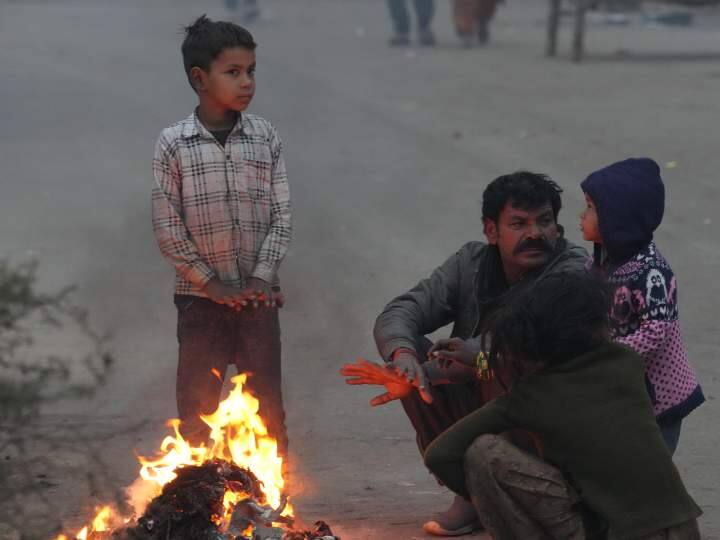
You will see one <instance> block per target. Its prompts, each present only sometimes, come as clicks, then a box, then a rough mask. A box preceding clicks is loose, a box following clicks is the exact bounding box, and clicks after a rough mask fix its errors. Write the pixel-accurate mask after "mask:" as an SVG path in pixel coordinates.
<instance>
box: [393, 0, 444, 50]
mask: <svg viewBox="0 0 720 540" xmlns="http://www.w3.org/2000/svg"><path fill="white" fill-rule="evenodd" d="M387 3H388V8H389V9H390V17H391V18H392V23H393V29H394V31H395V34H394V35H393V36H392V37H391V38H390V46H392V47H406V46H408V45H410V11H409V10H408V6H407V0H387ZM413 5H414V6H415V15H416V17H417V25H418V42H419V43H420V45H422V46H425V47H432V46H433V45H435V35H434V34H433V32H432V30H431V29H430V25H431V23H432V19H433V16H434V15H435V1H434V0H413Z"/></svg>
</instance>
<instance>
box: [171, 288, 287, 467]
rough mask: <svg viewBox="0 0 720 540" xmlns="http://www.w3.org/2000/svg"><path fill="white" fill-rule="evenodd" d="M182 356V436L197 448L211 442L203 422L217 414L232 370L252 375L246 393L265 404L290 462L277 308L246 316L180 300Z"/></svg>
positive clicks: (214, 305)
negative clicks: (232, 367) (224, 380)
mask: <svg viewBox="0 0 720 540" xmlns="http://www.w3.org/2000/svg"><path fill="white" fill-rule="evenodd" d="M175 305H176V307H177V310H178V324H177V336H178V343H179V345H180V354H179V362H178V371H177V392H176V395H177V406H178V414H179V416H180V420H181V427H180V430H181V433H182V435H183V437H184V438H186V439H188V440H189V441H191V442H192V443H195V444H198V443H202V442H206V441H207V440H208V435H209V433H210V430H209V428H208V426H207V425H206V424H205V423H204V422H203V421H202V420H200V418H199V415H200V414H210V413H212V412H214V411H215V410H216V409H217V406H218V403H219V400H220V393H221V390H222V381H221V380H220V379H219V378H218V377H217V376H216V375H215V374H214V373H213V372H212V370H213V369H215V370H217V371H218V372H219V373H220V374H221V375H222V376H223V377H224V375H225V371H226V370H227V367H228V365H229V364H235V366H237V371H238V373H249V374H250V376H249V377H248V382H247V385H246V389H247V390H249V392H250V393H251V394H252V395H253V396H255V397H256V398H257V399H258V400H259V401H260V411H259V412H260V416H262V418H263V420H264V421H265V425H266V426H267V429H268V433H269V435H270V436H271V437H273V438H275V439H276V440H277V442H278V453H279V454H280V456H282V457H285V458H286V457H287V447H288V438H287V431H286V428H285V409H284V408H283V402H282V369H281V362H280V357H281V354H280V323H279V318H278V310H277V308H267V307H264V306H261V307H258V308H252V307H250V308H245V309H243V310H242V311H239V312H238V311H235V310H234V309H232V308H230V307H228V306H225V305H222V304H217V303H215V302H213V301H212V300H210V299H208V298H201V297H198V296H190V295H176V296H175Z"/></svg>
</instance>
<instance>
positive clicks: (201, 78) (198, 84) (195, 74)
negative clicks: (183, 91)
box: [190, 66, 207, 93]
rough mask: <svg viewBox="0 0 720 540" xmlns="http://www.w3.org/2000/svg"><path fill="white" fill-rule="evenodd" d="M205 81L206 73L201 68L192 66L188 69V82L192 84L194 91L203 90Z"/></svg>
mask: <svg viewBox="0 0 720 540" xmlns="http://www.w3.org/2000/svg"><path fill="white" fill-rule="evenodd" d="M206 81H207V73H205V71H203V69H202V68H200V67H197V66H194V67H193V68H192V69H190V84H192V87H193V88H194V89H195V91H196V92H198V93H199V92H202V91H203V90H205V85H206Z"/></svg>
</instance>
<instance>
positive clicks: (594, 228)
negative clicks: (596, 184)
mask: <svg viewBox="0 0 720 540" xmlns="http://www.w3.org/2000/svg"><path fill="white" fill-rule="evenodd" d="M585 204H586V207H585V210H583V212H582V214H580V230H581V231H582V235H583V238H584V239H585V240H587V241H588V242H595V243H597V244H602V236H600V227H599V226H598V216H597V209H596V208H595V203H593V201H592V199H591V198H590V195H588V194H587V193H586V194H585Z"/></svg>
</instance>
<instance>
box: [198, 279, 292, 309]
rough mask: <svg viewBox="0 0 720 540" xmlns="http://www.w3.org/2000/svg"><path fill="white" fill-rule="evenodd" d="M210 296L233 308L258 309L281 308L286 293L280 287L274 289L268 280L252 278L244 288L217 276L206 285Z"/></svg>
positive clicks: (215, 300)
mask: <svg viewBox="0 0 720 540" xmlns="http://www.w3.org/2000/svg"><path fill="white" fill-rule="evenodd" d="M204 290H205V293H206V294H207V295H208V297H209V298H210V299H211V300H213V301H214V302H217V303H218V304H224V305H226V306H230V307H231V308H233V309H235V310H237V311H241V310H243V309H249V308H252V309H257V308H259V307H266V308H281V307H283V306H284V305H285V295H283V293H282V292H281V291H280V290H279V289H278V290H273V288H271V287H270V284H269V283H268V282H267V281H263V280H262V279H258V278H250V279H248V281H247V286H246V287H245V288H244V289H241V288H239V287H233V286H231V285H225V284H224V283H222V282H221V281H220V280H218V279H217V278H213V279H211V280H210V281H208V283H207V285H205V289H204Z"/></svg>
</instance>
